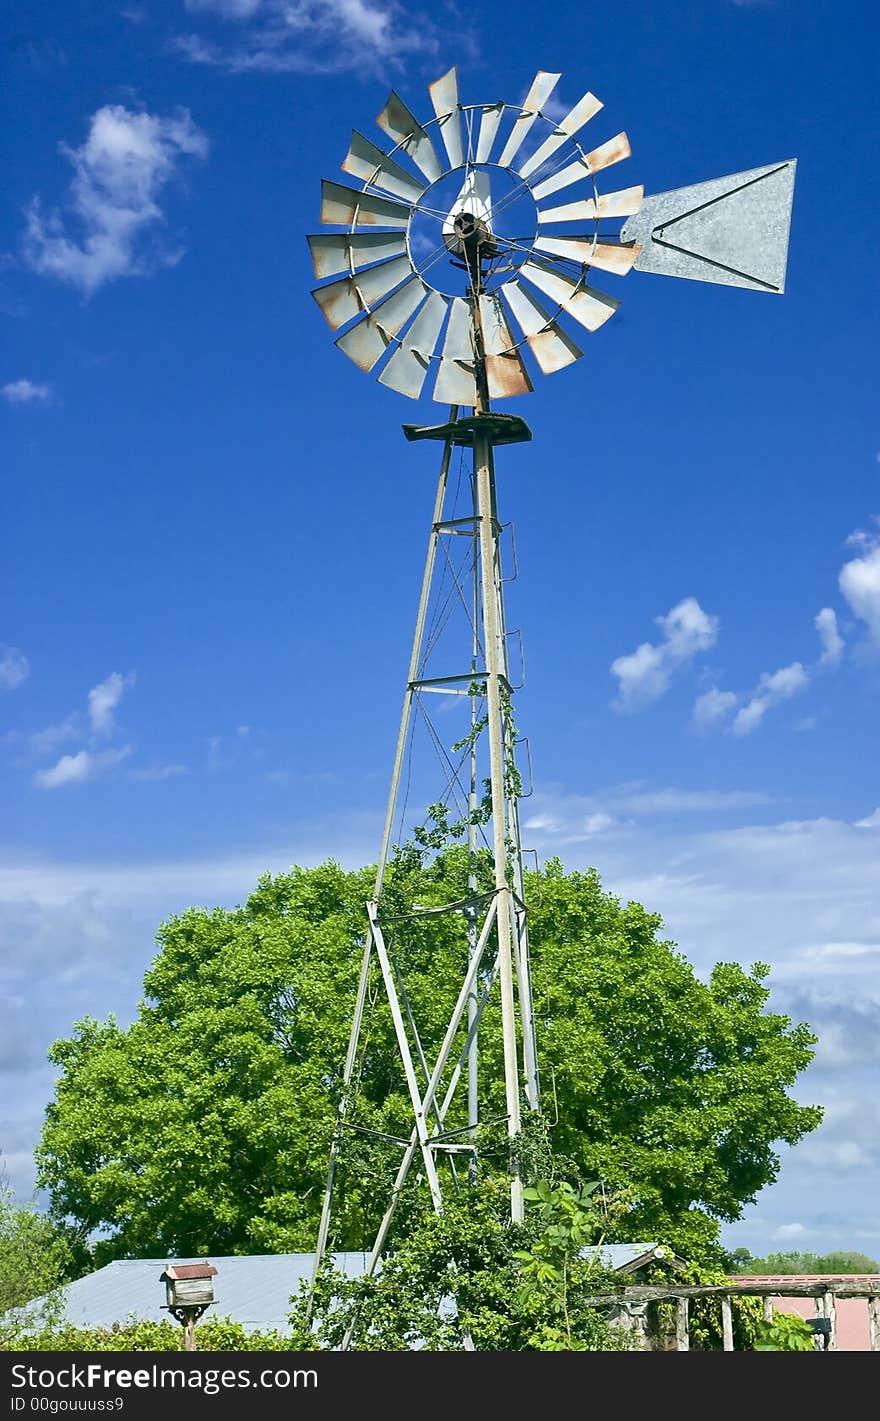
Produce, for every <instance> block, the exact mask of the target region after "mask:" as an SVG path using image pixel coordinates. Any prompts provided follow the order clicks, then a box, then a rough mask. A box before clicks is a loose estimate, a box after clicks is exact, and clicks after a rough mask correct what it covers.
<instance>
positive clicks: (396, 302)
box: [336, 277, 427, 370]
mask: <svg viewBox="0 0 880 1421" xmlns="http://www.w3.org/2000/svg"><path fill="white" fill-rule="evenodd" d="M426 296H427V288H426V287H425V285H424V283H423V282H421V281H419V280H418V278H417V277H413V278H412V280H411V281H408V282H407V284H406V286H402V287H401V288H400V290H399V291H395V293H394V295H393V296H389V298H388V300H387V301H383V302H382V304H381V305H380V306H376V307H375V308H374V309H373V311H372V312H371V313H370V315H368V316H366V317H365V318H364V320H362V321H358V322H357V323H356V324H355V325H353V326H352V327H351V329H350V330H348V331H346V332H345V333H344V334H343V335H341V336H339V337H338V338H337V340H336V345H338V346H339V349H340V350H341V351H343V352H344V354H345V355H347V356H348V358H349V360H353V361H354V363H355V365H359V366H360V368H361V370H372V368H373V366H374V365H375V364H376V362H377V360H379V359H380V358H381V357H382V356H383V355H384V354H385V351H386V350H387V348H388V346H389V344H390V342H391V340H392V338H393V336H394V335H396V333H397V332H398V331H399V330H400V328H401V326H403V325H404V324H405V323H406V322H407V321H408V320H409V318H410V316H411V315H412V313H413V311H415V310H417V309H418V306H419V304H420V303H421V302H422V301H424V300H425V297H426Z"/></svg>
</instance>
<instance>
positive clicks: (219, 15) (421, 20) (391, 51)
mask: <svg viewBox="0 0 880 1421" xmlns="http://www.w3.org/2000/svg"><path fill="white" fill-rule="evenodd" d="M186 8H187V10H188V11H189V13H190V14H192V15H199V16H204V17H206V18H207V19H208V20H209V21H210V20H211V19H212V18H213V19H216V20H221V21H226V22H228V24H227V30H226V32H225V33H222V34H221V35H220V36H219V38H217V37H215V35H214V34H213V33H211V34H210V35H209V36H208V37H206V36H205V35H204V34H186V35H180V36H178V37H177V39H176V40H175V41H174V48H176V49H177V50H178V51H179V52H180V53H181V54H184V55H185V56H186V58H187V59H190V60H191V61H192V62H193V63H196V64H211V65H219V66H220V67H222V68H224V69H229V70H232V71H233V72H238V73H243V72H247V71H249V70H250V71H254V70H257V71H260V70H262V71H266V72H293V73H301V74H328V73H341V72H344V71H345V70H354V69H356V70H359V71H360V72H364V71H370V70H372V71H379V70H380V69H381V70H383V71H387V70H388V69H389V68H400V67H401V65H402V60H403V57H404V56H406V55H408V54H413V53H417V52H422V53H433V52H434V51H436V49H437V48H438V30H437V26H436V25H435V23H434V22H433V20H432V19H431V18H430V15H429V14H428V13H427V12H422V13H418V14H417V13H414V11H413V8H412V7H411V6H409V5H404V4H402V3H398V0H186ZM236 21H238V22H239V25H238V32H237V33H233V34H231V35H230V33H229V28H230V27H231V24H232V23H233V22H236ZM458 38H459V46H460V48H465V49H468V50H469V49H470V48H471V45H472V40H471V36H470V33H469V32H468V31H467V29H466V28H465V27H464V26H462V25H461V24H459V26H458Z"/></svg>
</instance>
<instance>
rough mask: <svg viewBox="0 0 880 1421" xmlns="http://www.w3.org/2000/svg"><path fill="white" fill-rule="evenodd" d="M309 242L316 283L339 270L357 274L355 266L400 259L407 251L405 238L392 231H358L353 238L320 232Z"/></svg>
mask: <svg viewBox="0 0 880 1421" xmlns="http://www.w3.org/2000/svg"><path fill="white" fill-rule="evenodd" d="M308 243H309V247H310V248H311V253H312V265H313V266H314V268H315V276H316V277H317V278H318V280H319V281H321V280H322V279H323V278H324V277H325V276H336V275H337V273H338V272H340V271H348V272H351V271H357V269H358V267H361V266H369V265H370V263H371V262H378V261H387V260H388V258H389V257H399V256H403V255H404V254H405V252H406V238H405V237H397V236H394V235H393V234H392V233H391V232H359V233H356V234H354V235H352V234H348V233H343V232H319V233H317V234H316V235H314V236H311V237H309V238H308Z"/></svg>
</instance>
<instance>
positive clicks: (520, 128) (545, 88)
mask: <svg viewBox="0 0 880 1421" xmlns="http://www.w3.org/2000/svg"><path fill="white" fill-rule="evenodd" d="M561 78H562V75H561V74H547V73H545V71H544V70H543V69H539V70H538V73H537V74H536V75H535V77H534V79H533V80H532V87H531V88H530V89H529V92H528V93H527V94H526V96H525V99H524V100H523V106H522V109H521V110H520V115H519V118H518V119H517V120H516V122H515V123H514V125H513V128H512V129H511V131H510V137H509V138H508V140H507V142H506V143H505V145H504V148H503V149H502V152H501V157H500V158H499V159H498V162H499V164H500V165H501V167H502V168H509V167H510V165H511V163H512V162H513V160H514V158H515V157H516V155H517V153H518V152H519V150H520V148H521V147H522V143H523V139H524V138H525V136H526V134H527V133H528V131H529V129H530V128H531V126H532V124H533V123H534V122H535V119H536V118H537V117H538V113H539V111H540V110H541V109H542V108H543V107H544V105H545V103H546V102H547V100H548V99H549V97H550V95H551V94H552V93H553V90H554V89H555V88H556V85H557V84H558V83H559V81H560V79H561Z"/></svg>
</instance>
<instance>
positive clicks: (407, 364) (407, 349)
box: [355, 291, 449, 400]
mask: <svg viewBox="0 0 880 1421" xmlns="http://www.w3.org/2000/svg"><path fill="white" fill-rule="evenodd" d="M391 299H392V301H393V300H394V297H392V298H391ZM448 306H449V297H448V296H443V295H441V293H440V292H439V291H432V292H431V294H430V295H429V297H428V299H427V301H426V302H425V304H424V306H423V307H422V309H421V310H420V311H419V314H418V315H417V316H416V318H415V320H414V321H413V323H412V325H411V326H410V328H409V330H408V331H407V333H406V335H405V336H404V337H403V339H402V341H401V343H400V346H399V348H398V349H397V350H396V351H395V352H394V354H393V355H392V357H391V359H390V360H389V361H388V364H387V365H386V366H385V369H384V370H383V371H382V373H381V375H380V376H379V384H380V385H387V386H388V387H389V388H390V389H392V390H397V391H398V393H399V394H401V395H408V396H409V398H410V399H411V400H417V399H418V398H419V395H420V394H421V393H422V386H423V385H424V383H425V378H426V376H427V374H428V367H429V365H430V363H431V356H432V355H433V354H434V351H435V350H436V349H437V339H438V337H439V335H440V329H441V327H442V325H443V321H444V318H445V316H446V311H447V308H448ZM355 329H356V328H355Z"/></svg>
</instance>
